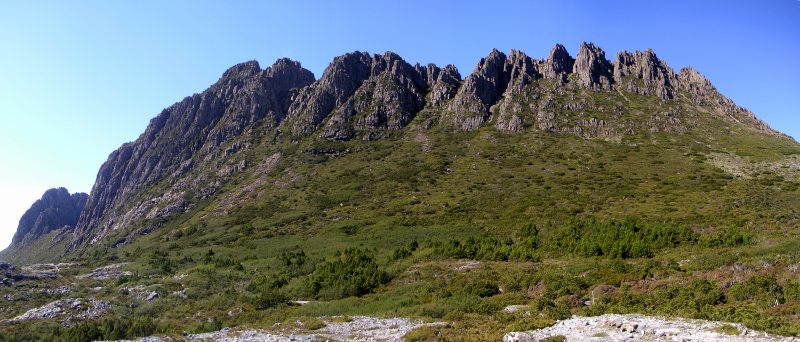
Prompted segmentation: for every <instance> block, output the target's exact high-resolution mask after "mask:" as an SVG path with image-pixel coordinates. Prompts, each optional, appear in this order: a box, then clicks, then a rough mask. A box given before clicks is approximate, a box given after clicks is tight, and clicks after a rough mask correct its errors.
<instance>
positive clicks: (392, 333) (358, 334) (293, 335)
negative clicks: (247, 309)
mask: <svg viewBox="0 0 800 342" xmlns="http://www.w3.org/2000/svg"><path fill="white" fill-rule="evenodd" d="M320 321H321V323H322V324H320V325H321V327H316V326H315V327H312V326H306V325H305V324H304V323H302V322H300V321H298V322H296V324H295V325H294V328H293V329H288V330H287V329H278V330H277V331H267V330H242V329H227V328H226V329H222V330H219V331H214V332H210V333H204V334H191V335H187V336H183V337H181V338H179V339H175V338H170V337H146V338H143V339H139V340H137V341H138V342H166V341H177V340H180V341H224V342H245V341H281V342H283V341H294V342H313V341H402V340H403V336H404V335H405V334H407V333H408V332H409V331H411V330H414V329H416V328H418V327H422V326H425V325H437V324H445V323H441V322H440V323H423V322H421V321H415V320H411V319H408V318H375V317H365V316H353V317H346V318H344V317H323V318H321V319H320Z"/></svg>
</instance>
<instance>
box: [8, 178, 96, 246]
mask: <svg viewBox="0 0 800 342" xmlns="http://www.w3.org/2000/svg"><path fill="white" fill-rule="evenodd" d="M88 197H89V195H87V194H85V193H82V192H79V193H74V194H70V193H69V191H68V190H67V189H65V188H57V189H50V190H47V191H46V192H45V193H44V195H42V198H41V199H39V200H37V201H36V202H34V203H33V205H32V206H31V207H30V209H28V210H27V211H26V212H25V214H23V215H22V218H20V220H19V226H17V231H16V233H14V237H13V239H12V240H11V243H12V245H16V244H20V243H24V242H26V241H31V240H33V239H36V238H38V237H39V236H42V235H45V234H47V233H49V232H51V231H53V230H55V229H59V228H63V227H65V226H68V227H75V224H76V223H77V222H78V217H79V216H80V213H81V211H82V210H83V207H84V206H85V205H86V200H87V198H88Z"/></svg>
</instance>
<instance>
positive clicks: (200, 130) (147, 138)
mask: <svg viewBox="0 0 800 342" xmlns="http://www.w3.org/2000/svg"><path fill="white" fill-rule="evenodd" d="M313 81H314V76H313V74H312V73H311V72H310V71H308V70H306V69H303V68H302V67H301V66H300V63H297V62H294V61H290V60H288V59H281V60H278V61H277V62H275V64H273V65H272V66H270V67H269V68H267V69H265V70H262V69H261V68H260V67H259V65H258V62H255V61H251V62H246V63H242V64H239V65H236V66H234V67H232V68H230V69H228V70H227V71H226V72H225V73H224V74H223V75H222V77H221V78H220V80H219V81H217V82H216V83H215V84H214V85H212V86H211V87H210V88H209V89H207V90H205V91H203V92H202V93H200V94H194V95H192V96H190V97H187V98H185V99H183V100H182V101H180V102H178V103H176V104H174V105H172V106H170V107H169V108H167V109H165V110H163V111H162V112H161V113H160V114H159V115H158V116H157V117H156V118H154V119H152V120H151V121H150V124H149V125H148V127H147V129H146V130H145V132H144V133H143V134H142V135H141V136H140V137H139V138H138V139H136V141H134V142H131V143H127V144H124V145H122V147H120V148H119V149H117V150H116V151H114V152H112V153H111V155H110V156H109V158H108V160H107V161H106V162H105V163H103V165H102V166H101V167H100V171H99V172H98V174H97V181H96V182H95V185H94V187H93V188H92V192H91V195H90V196H89V201H88V203H87V205H86V209H85V211H84V212H83V214H82V215H81V217H80V220H79V221H78V224H77V227H76V233H75V242H74V243H73V245H72V246H73V247H77V246H80V245H81V244H83V243H85V242H94V241H97V240H98V239H100V238H102V237H103V236H105V235H106V234H107V233H108V232H109V231H110V230H114V229H118V228H120V227H123V226H126V225H128V224H130V223H132V222H133V221H135V220H139V219H143V218H149V219H156V218H160V217H164V216H167V215H169V214H172V213H175V212H181V211H184V210H186V209H187V206H188V205H189V203H188V199H189V198H188V197H192V196H191V195H188V194H187V192H194V193H196V194H197V195H196V196H197V197H203V196H209V195H210V194H212V193H214V192H215V191H216V190H217V188H218V187H219V183H218V182H217V181H216V180H215V179H213V178H212V177H210V176H209V175H207V174H202V175H199V176H196V177H195V178H192V179H189V178H187V177H185V175H186V173H187V172H189V171H190V170H192V169H193V168H195V167H196V166H197V164H205V165H206V166H209V167H211V165H210V164H211V162H212V161H214V160H215V159H218V157H219V154H220V153H223V154H224V153H226V152H227V153H228V154H230V153H232V152H234V151H236V150H237V149H238V148H241V146H240V145H231V146H227V145H226V143H228V142H230V141H231V140H232V139H234V138H237V137H240V136H241V135H243V134H244V133H245V131H248V132H249V133H248V134H250V133H252V131H254V130H258V129H268V128H271V127H275V126H277V124H278V123H279V122H281V121H283V119H284V118H285V117H286V115H287V111H288V109H289V105H290V100H291V98H292V96H293V92H294V91H296V89H298V88H302V87H305V86H307V85H309V84H311V83H312V82H313ZM223 145H226V146H223ZM221 146H222V147H223V148H224V150H223V151H220V149H221ZM180 180H183V182H181V181H180ZM159 182H169V183H171V184H173V186H172V187H171V188H170V191H166V192H164V193H161V194H153V195H151V196H146V198H142V197H141V195H142V193H143V192H144V191H145V190H147V189H148V188H149V187H151V186H153V185H154V184H156V183H159Z"/></svg>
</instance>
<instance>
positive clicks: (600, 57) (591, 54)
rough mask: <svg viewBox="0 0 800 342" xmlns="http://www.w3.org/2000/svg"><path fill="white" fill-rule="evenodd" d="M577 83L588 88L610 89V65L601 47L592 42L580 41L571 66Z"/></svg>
mask: <svg viewBox="0 0 800 342" xmlns="http://www.w3.org/2000/svg"><path fill="white" fill-rule="evenodd" d="M572 73H574V74H575V76H576V79H577V83H578V85H579V86H581V87H585V88H589V89H611V84H612V82H613V75H612V65H611V63H610V62H609V61H608V60H607V59H606V53H605V52H604V51H603V49H601V48H599V47H597V46H595V45H594V44H592V43H582V44H581V47H580V49H579V50H578V57H577V58H575V64H574V65H573V67H572Z"/></svg>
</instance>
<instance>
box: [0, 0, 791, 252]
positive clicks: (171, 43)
mask: <svg viewBox="0 0 800 342" xmlns="http://www.w3.org/2000/svg"><path fill="white" fill-rule="evenodd" d="M581 41H593V42H595V43H596V44H598V45H599V46H601V47H602V48H604V49H605V50H606V54H607V56H608V58H609V59H612V58H613V56H614V54H616V52H618V51H620V50H636V49H645V48H653V49H654V50H655V51H656V53H657V54H658V55H659V57H661V58H663V59H664V60H666V61H667V62H668V63H669V64H670V66H672V67H673V68H675V69H676V70H678V69H680V68H681V67H684V66H693V67H695V68H696V69H698V70H699V71H700V72H702V73H703V74H705V75H706V76H707V77H708V78H709V79H710V80H711V81H712V82H713V83H714V85H716V87H717V88H718V89H719V90H720V91H721V92H722V93H723V94H725V95H727V96H728V97H730V98H732V99H733V100H734V101H735V102H736V103H738V104H740V105H742V106H745V107H747V108H750V109H751V110H753V111H754V112H755V113H756V115H757V116H758V117H759V118H761V119H763V120H765V121H766V122H767V123H769V124H770V125H771V126H772V127H773V128H776V129H778V130H780V131H783V132H785V133H788V134H790V135H792V136H794V137H795V138H800V117H798V114H800V113H799V111H800V62H798V60H800V1H798V0H752V1H501V2H497V3H494V2H488V1H432V0H428V1H402V2H400V1H378V0H372V1H351V2H346V3H345V2H339V1H280V2H278V1H275V2H272V1H195V0H192V1H105V0H99V1H27V0H26V1H13V0H12V1H8V0H6V1H3V2H2V3H0V197H1V198H2V199H1V200H0V248H2V246H5V245H6V244H7V243H8V242H9V241H10V237H11V235H12V234H13V232H14V230H15V229H16V225H17V222H18V220H19V217H20V216H21V215H22V213H23V212H24V211H25V210H26V209H27V208H28V207H29V206H30V204H31V203H32V202H33V201H34V200H35V199H36V198H38V197H39V196H41V194H42V193H43V192H44V191H45V190H46V189H48V188H51V187H57V186H65V187H67V188H68V189H69V190H70V191H73V192H74V191H84V192H89V191H90V190H91V186H92V184H93V183H94V179H95V175H96V173H97V170H98V168H99V166H100V164H101V163H102V162H103V161H104V160H105V159H106V157H107V156H108V154H109V153H110V152H111V151H113V150H114V149H116V148H117V147H119V145H120V144H122V143H124V142H126V141H131V140H134V139H136V137H137V136H138V135H139V134H140V133H141V132H143V131H144V129H145V127H146V125H147V122H148V120H149V119H150V118H152V117H153V116H155V115H156V114H158V113H159V111H160V110H161V109H162V108H164V107H167V106H169V105H170V104H172V103H174V102H176V101H179V100H180V99H182V98H183V97H185V96H187V95H190V94H192V93H195V92H200V91H202V90H203V89H205V88H206V87H208V86H209V85H210V84H212V83H213V82H214V81H216V80H217V78H218V77H219V76H220V75H221V74H222V72H223V71H224V70H225V69H227V68H228V67H229V66H231V65H233V64H235V63H238V62H242V61H246V60H251V59H256V60H258V61H259V62H260V63H261V65H262V67H266V66H268V65H270V64H271V63H272V62H273V61H275V60H276V59H278V58H279V57H283V56H287V57H290V58H292V59H296V60H299V61H300V62H301V63H302V64H303V65H304V66H305V67H306V68H308V69H310V70H311V71H313V72H314V74H315V75H317V76H319V75H320V74H321V73H322V70H323V69H324V68H325V67H326V66H327V64H328V63H329V62H330V60H331V59H332V58H333V57H334V56H337V55H340V54H343V53H346V52H350V51H354V50H366V51H369V52H372V53H382V52H384V51H386V50H392V51H395V52H397V53H398V54H400V55H401V56H403V57H404V58H405V59H406V60H408V61H409V62H411V63H414V62H421V63H429V62H434V63H437V64H440V65H444V64H448V63H452V64H455V65H456V66H457V67H458V68H459V70H460V71H461V73H462V75H467V74H469V72H470V71H471V70H472V69H473V67H474V65H475V63H476V62H477V61H478V60H479V59H480V58H481V57H483V56H485V55H487V54H488V52H489V51H490V50H491V49H492V48H498V49H500V50H501V51H508V50H509V49H511V48H515V49H520V50H522V51H524V52H526V53H527V54H528V55H531V56H533V57H536V58H538V57H544V56H546V54H547V53H548V51H549V50H550V48H551V47H552V46H553V45H554V44H556V43H562V44H564V45H565V46H567V49H568V50H569V51H570V52H571V53H572V54H573V55H575V53H576V52H577V48H578V45H579V44H580V42H581Z"/></svg>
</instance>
